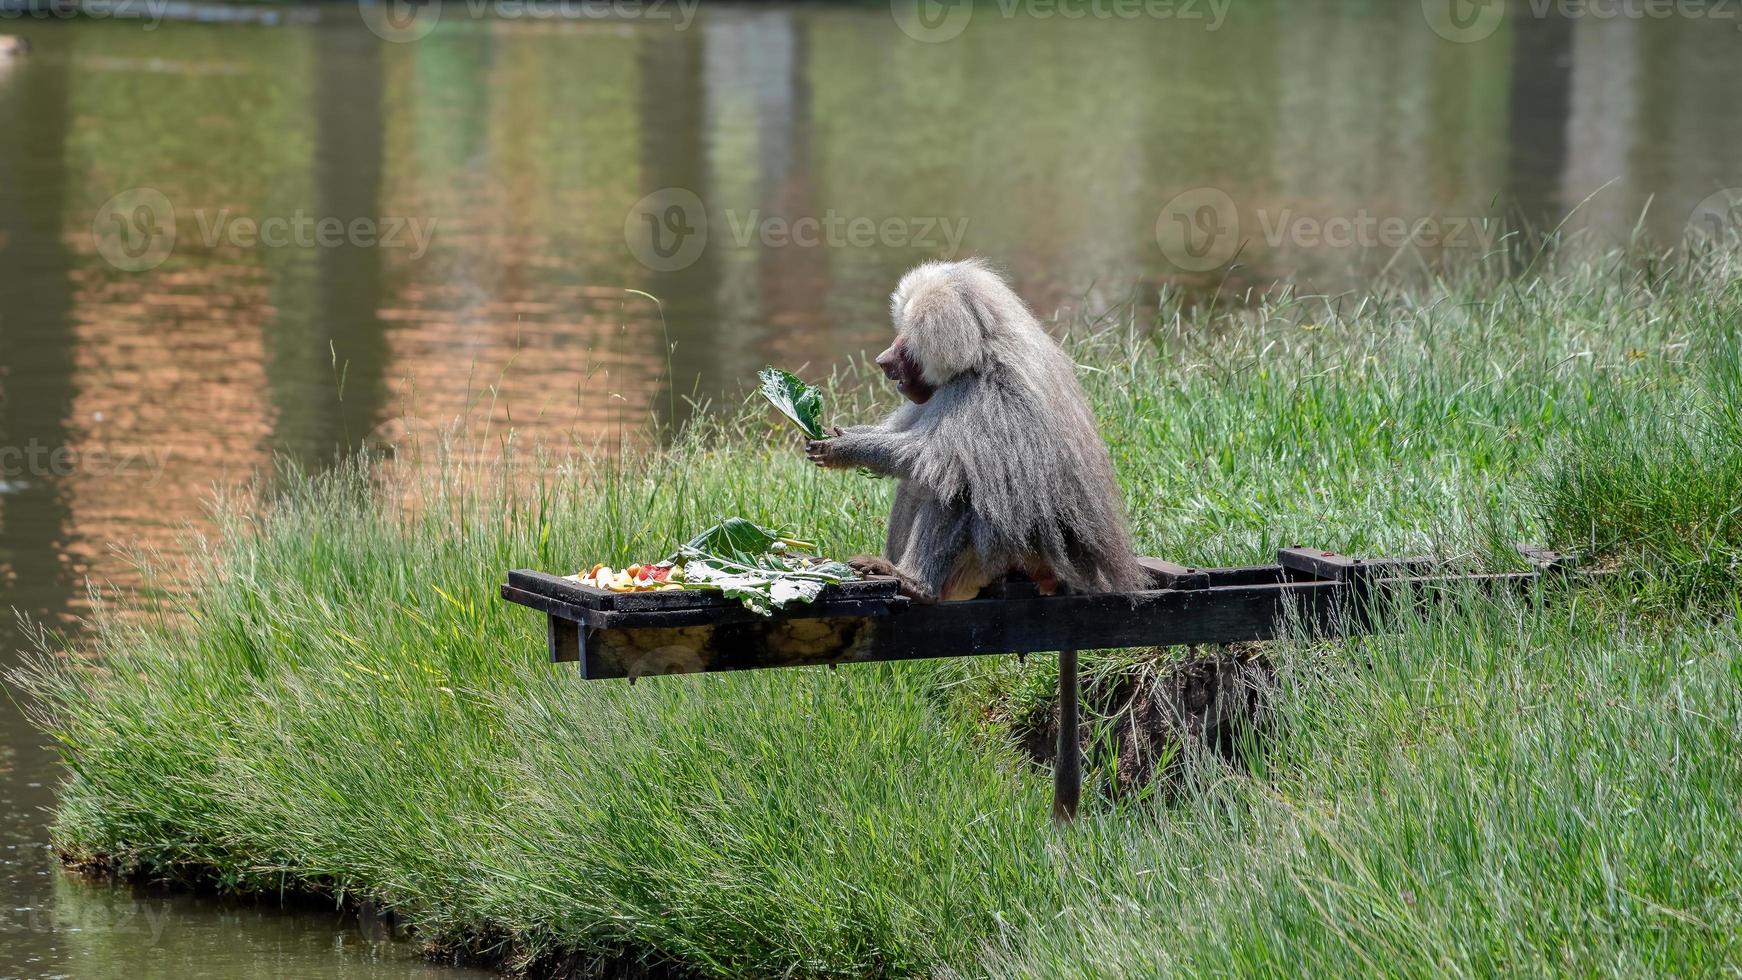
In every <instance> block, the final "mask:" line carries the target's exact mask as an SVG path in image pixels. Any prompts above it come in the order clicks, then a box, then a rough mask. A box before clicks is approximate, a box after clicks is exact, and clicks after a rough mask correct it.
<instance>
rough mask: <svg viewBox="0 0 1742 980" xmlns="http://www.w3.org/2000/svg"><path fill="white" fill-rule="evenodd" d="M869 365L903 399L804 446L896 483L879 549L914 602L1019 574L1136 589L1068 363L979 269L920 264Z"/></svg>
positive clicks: (1121, 518)
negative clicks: (885, 343)
mask: <svg viewBox="0 0 1742 980" xmlns="http://www.w3.org/2000/svg"><path fill="white" fill-rule="evenodd" d="M890 312H891V315H892V317H893V319H894V321H895V329H896V337H895V342H894V343H893V344H891V345H890V347H889V349H888V350H886V351H884V352H883V353H882V354H881V355H879V356H878V358H877V363H878V365H879V366H881V367H882V368H883V370H884V372H885V373H886V374H888V375H889V377H890V378H891V379H892V380H894V381H895V382H896V387H897V388H898V389H899V390H900V391H901V392H902V394H903V395H904V396H905V397H906V398H907V401H906V403H904V404H903V405H902V406H901V407H900V408H899V409H897V410H896V411H895V412H894V413H893V414H891V415H890V416H889V417H888V418H886V419H884V420H883V421H882V422H880V423H878V424H877V425H869V426H853V427H851V428H847V429H836V430H835V433H836V435H835V437H834V438H832V439H823V440H819V441H816V442H813V443H811V444H810V445H809V446H808V447H807V452H808V453H809V455H810V457H811V458H812V459H813V460H815V461H816V462H817V463H818V464H819V465H822V466H829V467H863V468H865V469H869V470H872V471H874V472H877V473H882V474H885V475H889V476H894V477H898V478H900V480H901V485H900V487H899V488H898V489H897V490H896V495H895V506H894V509H893V510H892V512H891V513H890V515H889V537H888V540H887V543H886V544H885V546H884V555H883V558H882V559H878V558H876V557H871V556H862V557H860V558H857V559H854V566H855V567H857V568H859V569H860V570H861V571H868V572H875V573H882V574H894V575H896V576H898V577H899V578H900V579H901V580H902V587H903V589H904V591H907V592H908V593H909V594H911V595H914V596H915V597H917V598H919V599H922V600H927V601H931V600H936V599H960V598H971V597H972V596H973V595H974V594H975V593H976V592H978V591H979V590H980V588H981V587H982V586H984V585H985V584H987V583H988V582H992V581H995V580H997V579H999V578H1002V577H1003V576H1004V575H1005V573H1007V572H1010V571H1022V572H1024V573H1026V574H1027V575H1028V576H1029V577H1030V578H1032V579H1034V580H1035V581H1036V582H1038V583H1040V585H1041V587H1042V588H1043V589H1044V590H1047V591H1051V590H1052V589H1053V588H1054V587H1056V585H1057V584H1059V583H1062V584H1064V585H1066V586H1068V587H1070V588H1071V589H1072V590H1074V591H1082V592H1105V591H1122V590H1129V589H1135V588H1140V587H1141V585H1142V583H1143V581H1144V575H1143V572H1142V569H1141V568H1140V567H1139V566H1138V564H1137V560H1136V557H1135V555H1134V552H1133V549H1132V546H1131V539H1130V534H1129V532H1128V531H1127V530H1126V524H1125V514H1124V507H1123V504H1122V502H1121V499H1120V495H1119V487H1118V484H1117V483H1116V482H1115V480H1114V477H1113V467H1112V464H1111V463H1110V462H1109V460H1108V458H1107V447H1106V444H1105V443H1104V442H1103V441H1102V439H1101V435H1100V432H1099V431H1098V430H1097V429H1096V427H1095V416H1094V413H1093V412H1092V411H1090V409H1089V403H1088V400H1087V399H1086V398H1085V397H1084V395H1083V390H1082V386H1081V385H1079V384H1078V383H1077V378H1076V370H1075V365H1074V364H1072V362H1071V359H1070V357H1068V356H1067V355H1066V354H1065V352H1064V350H1063V349H1061V348H1060V347H1059V345H1058V343H1057V342H1056V341H1054V340H1053V339H1052V337H1050V336H1048V335H1047V333H1046V331H1045V330H1044V329H1042V327H1041V325H1040V322H1039V321H1038V320H1036V319H1035V317H1034V314H1032V313H1030V312H1029V310H1028V307H1027V306H1026V305H1024V304H1023V302H1022V300H1021V299H1020V298H1019V297H1018V296H1017V295H1016V293H1015V292H1013V291H1012V290H1011V289H1010V287H1009V286H1008V285H1007V284H1006V283H1005V282H1004V280H1003V279H1002V278H1000V277H999V276H998V275H997V274H996V273H995V272H993V271H992V270H991V269H990V268H989V267H987V266H986V265H985V264H984V263H982V262H980V261H978V260H970V261H966V262H928V263H926V264H924V265H921V266H920V267H918V268H916V269H914V270H913V271H911V272H909V273H908V274H907V275H906V276H904V277H902V280H901V284H900V285H899V286H898V287H896V290H895V294H894V296H893V297H891V300H890Z"/></svg>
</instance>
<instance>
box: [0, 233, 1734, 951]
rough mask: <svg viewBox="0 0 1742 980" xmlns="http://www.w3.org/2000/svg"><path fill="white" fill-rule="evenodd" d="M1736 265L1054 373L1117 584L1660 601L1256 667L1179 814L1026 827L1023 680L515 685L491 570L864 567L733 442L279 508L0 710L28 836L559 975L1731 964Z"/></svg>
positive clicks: (793, 474)
mask: <svg viewBox="0 0 1742 980" xmlns="http://www.w3.org/2000/svg"><path fill="white" fill-rule="evenodd" d="M1737 269H1738V264H1737V262H1736V261H1734V260H1733V258H1732V256H1730V255H1728V254H1717V255H1709V256H1706V257H1704V258H1703V259H1701V260H1698V261H1686V260H1678V261H1675V262H1670V263H1663V262H1650V261H1645V260H1642V259H1639V258H1636V257H1626V256H1615V257H1611V258H1608V259H1596V260H1589V261H1587V262H1582V263H1577V264H1574V263H1571V262H1568V263H1565V264H1564V265H1563V267H1560V268H1553V269H1549V270H1548V271H1545V272H1542V273H1541V274H1539V275H1537V276H1534V277H1530V278H1526V279H1523V280H1520V281H1516V282H1507V281H1503V280H1500V279H1498V278H1494V277H1490V276H1489V275H1487V274H1485V273H1484V272H1483V271H1482V270H1470V271H1468V272H1467V273H1466V274H1464V275H1463V276H1462V277H1461V278H1459V279H1457V280H1456V281H1452V282H1447V283H1444V284H1442V286H1441V287H1439V288H1436V289H1432V290H1414V291H1407V292H1399V293H1394V294H1378V295H1372V296H1367V297H1339V298H1335V299H1325V298H1312V299H1309V298H1296V299H1291V300H1285V301H1278V302H1277V303H1275V304H1273V305H1271V306H1269V307H1266V308H1264V309H1261V310H1258V311H1255V312H1248V313H1240V314H1228V315H1216V316H1211V315H1204V314H1195V315H1191V316H1181V315H1172V314H1169V315H1164V317H1163V318H1162V322H1161V323H1159V324H1153V325H1152V324H1149V323H1144V324H1139V325H1127V327H1123V328H1118V327H1116V328H1113V329H1110V330H1104V331H1102V332H1099V333H1096V334H1094V335H1089V334H1087V333H1084V334H1080V335H1079V336H1077V337H1076V338H1075V339H1074V340H1073V349H1074V350H1075V351H1076V353H1077V354H1078V356H1079V358H1080V359H1081V360H1082V362H1083V363H1084V365H1085V368H1084V379H1085V383H1086V385H1087V387H1088V388H1089V389H1090V392H1091V395H1092V397H1093V399H1094V400H1095V402H1096V405H1097V407H1098V410H1099V412H1100V415H1101V418H1102V421H1103V426H1104V430H1105V433H1106V435H1107V437H1108V439H1109V442H1110V444H1111V445H1112V447H1113V453H1114V458H1115V463H1116V465H1117V466H1118V468H1119V471H1120V477H1121V480H1122V482H1123V484H1124V486H1125V490H1126V493H1127V497H1128V501H1129V503H1130V507H1131V510H1132V514H1133V523H1134V528H1135V531H1136V534H1137V536H1138V538H1139V540H1140V545H1141V547H1142V548H1143V550H1145V551H1146V552H1147V553H1151V554H1162V555H1166V556H1169V557H1173V558H1178V559H1183V560H1187V561H1191V562H1195V563H1199V564H1206V563H1238V562H1252V561H1260V560H1264V559H1266V558H1267V557H1268V556H1269V555H1270V554H1271V553H1272V551H1273V550H1274V549H1275V548H1276V547H1278V546H1281V545H1287V544H1294V543H1310V544H1319V545H1323V546H1326V547H1330V548H1335V549H1337V550H1341V551H1350V552H1438V553H1442V554H1446V555H1449V556H1462V557H1464V558H1467V559H1473V560H1479V561H1485V562H1489V563H1495V562H1499V561H1502V560H1504V559H1503V558H1502V557H1501V551H1502V546H1503V545H1504V544H1507V543H1510V542H1513V541H1520V540H1532V541H1543V542H1547V543H1551V544H1556V545H1561V546H1566V547H1579V548H1585V549H1587V550H1590V551H1592V552H1594V553H1596V555H1597V557H1598V558H1599V560H1603V561H1608V562H1613V563H1619V564H1628V563H1631V564H1634V565H1638V566H1641V567H1657V566H1658V565H1659V564H1660V563H1661V562H1663V561H1666V560H1673V561H1674V562H1675V563H1676V567H1677V571H1675V572H1674V573H1673V574H1669V573H1666V574H1659V575H1657V576H1656V577H1654V578H1652V579H1650V580H1649V583H1648V584H1649V586H1650V587H1649V588H1647V589H1646V590H1645V591H1644V595H1645V597H1646V599H1645V601H1639V600H1637V599H1636V597H1635V596H1634V595H1632V594H1625V595H1624V594H1620V593H1614V594H1610V593H1601V592H1587V593H1583V594H1580V595H1577V596H1551V597H1549V598H1548V599H1547V600H1546V601H1545V602H1544V603H1542V604H1541V605H1539V606H1535V607H1530V608H1526V607H1524V606H1522V605H1520V604H1517V603H1514V602H1511V601H1507V600H1502V599H1487V598H1483V597H1480V596H1475V595H1471V596H1466V597H1463V599H1462V600H1461V601H1458V602H1454V603H1451V604H1449V605H1447V606H1444V607H1440V608H1438V609H1437V611H1436V612H1434V613H1433V614H1432V615H1430V616H1429V617H1428V618H1427V619H1425V620H1421V621H1414V620H1411V621H1410V622H1409V623H1407V624H1406V628H1405V629H1404V630H1403V631H1402V632H1399V633H1396V634H1392V635H1386V636H1380V637H1373V638H1367V639H1363V640H1360V641H1352V642H1347V643H1336V644H1329V643H1311V642H1306V641H1292V642H1284V643H1279V644H1278V645H1277V647H1276V649H1275V650H1274V651H1273V654H1272V658H1273V661H1274V662H1275V664H1276V665H1277V670H1278V672H1279V679H1280V682H1281V684H1280V689H1279V691H1278V693H1277V695H1276V704H1275V708H1274V714H1275V718H1274V723H1273V725H1272V726H1271V728H1270V730H1269V733H1268V735H1267V736H1266V738H1265V740H1264V742H1263V744H1262V746H1261V747H1260V748H1259V749H1258V750H1257V751H1255V752H1252V753H1249V754H1248V758H1247V759H1246V761H1245V763H1244V764H1243V765H1242V766H1239V767H1226V766H1222V765H1220V764H1216V763H1212V762H1209V761H1199V762H1198V763H1196V764H1194V765H1193V766H1192V767H1190V772H1189V776H1188V779H1189V783H1188V785H1187V787H1186V790H1185V791H1184V792H1181V793H1178V794H1174V795H1172V796H1171V797H1170V798H1169V799H1168V800H1167V801H1165V802H1164V801H1159V800H1153V799H1151V800H1135V801H1128V802H1120V803H1113V802H1109V801H1104V800H1101V801H1093V802H1091V803H1090V804H1089V805H1088V806H1087V808H1086V810H1087V814H1086V817H1085V819H1083V820H1082V821H1081V822H1080V823H1079V824H1078V825H1077V826H1075V827H1074V828H1072V829H1071V830H1070V831H1068V832H1066V833H1062V834H1061V833H1059V832H1056V831H1055V830H1053V828H1051V826H1050V825H1049V823H1048V819H1047V808H1046V805H1045V801H1046V797H1047V791H1048V783H1049V779H1048V776H1047V774H1046V773H1045V772H1044V771H1042V770H1040V769H1039V768H1037V767H1034V766H1032V765H1030V764H1029V763H1027V762H1025V761H1024V760H1023V759H1022V757H1021V756H1020V755H1019V753H1018V752H1017V751H1016V750H1015V749H1014V748H1013V747H1012V745H1011V744H1010V740H1009V738H1008V736H1007V732H1006V731H1005V730H1004V729H1003V728H1002V727H1001V725H1000V723H999V721H998V719H999V718H1001V717H1005V716H1007V715H1008V714H1009V713H1010V712H1009V710H1008V709H1009V705H1010V704H1011V703H1013V702H1019V701H1022V700H1023V699H1030V700H1032V699H1034V698H1036V697H1040V696H1042V693H1041V692H1044V691H1045V690H1046V687H1047V685H1048V684H1049V682H1050V677H1051V675H1050V670H1049V667H1048V665H1047V664H1045V663H1044V662H1042V661H1043V659H1044V658H1030V661H1029V663H1028V664H1026V665H1020V664H1017V663H1016V662H1014V659H1013V658H997V659H996V660H994V659H988V660H985V661H982V662H978V663H972V664H937V663H922V664H911V665H902V666H892V667H885V666H867V667H859V668H852V669H842V670H839V671H835V672H830V671H826V670H814V671H813V670H789V671H777V672H770V673H765V674H759V675H747V676H717V677H703V678H665V679H659V680H655V681H648V682H645V683H641V684H638V685H636V686H634V687H630V686H627V685H624V684H620V683H600V684H586V683H583V682H580V681H579V680H577V679H576V677H575V675H574V673H573V669H572V668H570V667H553V666H551V665H548V664H546V663H543V662H542V661H541V654H542V650H543V646H544V638H543V632H542V630H543V624H542V623H541V622H539V621H538V620H537V617H535V616H532V615H530V614H527V613H525V611H523V610H515V609H510V608H505V607H504V606H503V605H502V604H501V603H500V602H499V601H498V600H497V599H496V598H495V589H496V586H497V584H498V583H499V582H500V580H501V576H502V573H503V570H504V569H507V568H510V567H517V566H531V567H540V568H546V569H556V570H568V569H572V568H573V567H575V566H577V565H580V564H582V563H583V562H591V561H593V560H603V561H607V562H611V563H613V564H621V563H622V562H623V561H624V560H625V559H628V558H639V557H647V556H652V555H658V554H661V553H663V552H664V551H666V550H667V549H668V548H669V546H671V545H672V544H673V543H675V542H676V541H678V540H680V539H681V538H683V537H684V536H687V533H688V532H690V531H692V530H694V529H696V528H698V527H700V526H701V525H703V524H704V523H707V522H709V521H711V520H713V519H714V518H716V517H718V516H721V515H730V514H742V515H744V516H746V517H751V518H754V519H757V520H759V521H762V522H764V523H771V524H784V525H787V526H788V527H790V528H792V529H794V530H796V531H798V532H800V533H801V534H804V535H805V536H814V537H815V538H816V539H818V540H820V541H822V542H823V543H824V546H825V549H826V550H827V551H828V552H830V553H834V554H843V555H844V554H847V553H851V552H853V551H859V550H872V549H874V546H875V545H876V543H877V542H878V539H879V538H880V535H881V530H882V522H883V511H884V508H885V507H886V505H887V497H888V493H889V487H888V485H887V484H886V483H883V482H878V481H870V480H865V479H863V478H860V477H858V476H856V475H852V474H838V473H820V472H817V471H814V470H811V469H809V468H807V466H806V464H805V463H804V462H803V459H802V454H801V453H800V452H799V451H798V449H797V446H796V444H795V442H794V441H793V440H792V439H791V438H789V437H788V436H787V435H786V434H785V433H784V431H782V432H779V433H776V434H774V435H771V434H770V432H771V425H770V423H769V422H768V421H767V420H766V418H765V417H764V416H763V415H762V414H761V413H760V412H746V413H744V414H742V415H738V416H732V415H731V414H730V413H728V415H727V416H725V417H717V418H715V419H713V420H711V421H708V422H705V423H702V424H699V425H697V426H696V427H694V428H693V429H691V430H690V431H688V432H686V433H685V434H684V435H683V436H682V437H681V438H680V439H679V440H678V441H677V443H676V445H675V446H673V447H672V448H671V449H669V450H668V451H664V452H661V453H658V454H653V455H647V456H640V457H635V458H628V459H614V460H609V461H601V460H598V459H596V458H594V459H584V458H577V459H575V460H572V461H567V462H566V463H565V462H564V461H557V462H556V464H555V465H554V466H553V465H537V464H536V461H533V460H521V461H520V462H521V464H522V465H520V466H518V467H516V468H512V469H510V468H502V467H486V468H481V469H474V468H473V467H472V466H471V465H470V464H461V463H458V462H453V461H449V462H448V463H447V464H446V465H443V464H442V462H441V460H439V459H434V460H431V461H429V465H426V466H425V467H424V468H423V469H422V470H421V471H420V473H418V474H415V475H406V474H403V473H401V474H399V475H395V473H396V472H397V471H394V470H391V469H387V468H381V467H374V468H371V467H368V466H366V465H364V464H361V463H359V464H357V465H355V466H351V467H348V468H345V469H344V470H342V471H341V472H337V473H333V474H329V475H327V476H325V477H323V478H320V479H310V478H305V477H301V476H298V475H295V474H286V475H283V476H282V477H281V479H279V480H278V481H277V482H278V486H279V487H280V490H279V491H278V493H277V495H276V496H275V498H274V503H273V504H272V505H271V507H270V509H269V510H267V511H266V512H264V513H262V514H257V515H252V516H250V515H245V514H241V513H237V512H235V511H232V512H231V516H230V521H231V523H230V527H229V533H227V534H226V535H225V537H224V539H223V543H222V544H221V545H219V546H217V547H216V550H215V551H214V552H213V553H212V554H211V555H210V556H208V558H207V560H205V561H202V563H201V568H200V573H201V574H200V576H199V577H198V578H197V579H194V580H192V581H191V582H190V583H189V584H188V585H187V588H188V589H189V591H188V593H187V598H186V600H185V604H184V605H183V606H182V607H181V608H178V609H176V610H173V611H171V613H169V614H166V615H164V616H161V617H154V616H145V617H140V616H137V615H121V614H118V613H114V612H107V611H105V612H100V613H99V614H98V616H97V619H96V622H95V624H94V641H91V642H88V643H87V644H86V646H87V647H91V648H92V649H94V653H86V652H83V651H84V650H85V647H81V649H80V651H65V652H61V651H55V652H53V653H52V654H51V655H48V656H46V657H45V658H44V659H43V661H42V662H41V663H40V665H39V666H38V667H36V668H35V669H34V670H32V671H31V672H29V673H28V674H27V675H26V676H25V677H24V678H23V679H24V681H25V683H26V684H27V686H28V687H30V688H31V689H32V690H33V691H34V693H35V695H36V696H37V698H38V699H39V703H40V704H41V705H42V712H43V715H44V721H45V725H46V726H47V727H48V729H49V730H50V731H51V732H52V733H53V734H54V735H55V737H56V738H57V739H58V740H59V741H60V742H61V744H62V745H63V746H64V747H65V753H66V757H67V760H68V764H69V767H70V770H71V773H72V776H71V778H70V779H69V781H68V783H67V785H66V786H65V787H64V790H63V793H62V805H61V809H60V812H59V818H58V821H57V824H56V831H55V832H56V837H57V841H58V843H59V844H60V845H61V846H62V847H64V848H65V849H67V850H68V851H69V852H71V853H73V854H76V855H82V856H86V857H90V856H97V855H100V856H102V857H103V858H104V859H105V860H107V861H110V862H112V863H114V864H116V865H118V866H120V867H123V868H127V869H140V870H143V871H145V872H147V873H150V874H154V875H160V876H171V877H173V876H186V877H197V878H216V879H217V880H219V881H220V882H222V883H225V884H227V885H230V886H234V887H239V888H252V889H261V890H265V891H269V892H277V891H279V890H281V889H286V888H288V889H306V888H314V889H329V890H334V891H338V892H343V893H345V894H347V895H351V896H368V897H371V898H374V899H377V900H379V901H380V902H381V903H383V904H385V905H387V906H390V907H392V908H394V909H397V910H398V911H399V912H400V913H401V914H402V915H403V916H405V917H406V918H407V919H408V920H409V921H410V922H412V923H413V924H414V925H415V926H416V928H417V929H418V930H419V932H420V934H421V935H422V936H423V937H425V938H426V939H427V940H429V941H430V942H432V944H435V945H437V946H441V947H444V948H448V949H468V950H471V951H473V952H478V953H485V954H494V955H505V956H507V957H508V959H507V963H508V965H510V966H522V967H529V968H533V969H537V970H546V971H549V970H554V969H558V968H563V969H568V968H573V969H580V970H584V969H586V968H587V966H588V964H591V963H598V962H604V961H606V960H620V959H621V957H623V956H625V955H627V956H629V957H631V958H636V959H640V960H643V961H646V962H664V963H675V964H679V965H681V966H682V967H683V968H685V969H686V970H690V971H694V972H698V973H704V974H712V975H719V976H735V975H743V974H757V975H768V974H781V975H791V974H796V975H892V976H902V975H913V974H921V975H956V974H959V975H968V976H973V975H993V976H1105V975H1132V974H1152V973H1173V972H1178V973H1186V974H1196V973H1204V972H1215V973H1232V974H1241V975H1275V974H1288V975H1293V974H1295V973H1298V972H1304V971H1307V970H1313V969H1317V970H1321V971H1326V972H1334V973H1335V974H1338V975H1341V974H1344V973H1360V972H1366V973H1387V974H1399V973H1429V972H1433V973H1439V972H1454V973H1469V974H1493V973H1509V974H1512V973H1542V974H1548V973H1562V972H1568V971H1571V972H1575V973H1605V974H1607V973H1632V974H1641V975H1644V974H1654V975H1655V974H1663V973H1674V974H1692V973H1703V972H1711V971H1714V970H1718V969H1731V970H1733V969H1735V968H1736V967H1737V966H1738V965H1742V949H1738V943H1737V940H1736V939H1735V936H1736V935H1737V927H1738V925H1742V921H1739V920H1742V891H1739V886H1742V881H1739V877H1742V869H1739V868H1738V863H1737V858H1736V855H1737V854H1738V853H1742V821H1738V819H1737V813H1736V801H1737V800H1738V799H1739V798H1742V752H1739V751H1738V749H1739V748H1742V746H1738V744H1737V742H1738V734H1737V733H1738V732H1742V687H1739V684H1738V682H1739V681H1742V643H1739V642H1738V639H1739V638H1738V630H1737V626H1736V620H1735V611H1736V601H1737V600H1736V596H1737V581H1738V564H1737V563H1738V555H1739V554H1742V529H1739V524H1738V518H1737V512H1736V510H1735V509H1734V508H1735V507H1736V502H1737V501H1742V448H1739V447H1742V439H1738V438H1737V435H1738V434H1739V431H1742V430H1739V429H1738V428H1737V416H1736V409H1735V406H1736V404H1737V399H1736V392H1737V390H1738V386H1739V385H1742V381H1739V380H1738V375H1737V366H1738V358H1737V355H1736V348H1735V342H1734V339H1733V338H1734V334H1735V331H1736V328H1737V324H1738V322H1739V316H1742V288H1739V287H1738V286H1737V284H1736V283H1737ZM848 380H849V381H850V379H848ZM874 399H884V400H886V396H883V395H882V394H881V393H873V394H861V395H852V396H844V397H842V398H841V399H839V400H838V401H839V404H840V405H841V406H842V411H843V413H844V414H847V415H860V416H863V415H865V414H869V413H870V412H871V411H872V410H873V406H872V404H871V402H872V401H873V400H874ZM50 645H51V646H52V645H53V644H52V643H51V644H50ZM1127 657H1129V655H1127Z"/></svg>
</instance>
